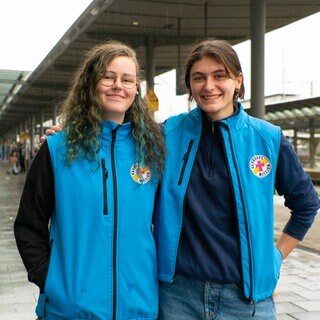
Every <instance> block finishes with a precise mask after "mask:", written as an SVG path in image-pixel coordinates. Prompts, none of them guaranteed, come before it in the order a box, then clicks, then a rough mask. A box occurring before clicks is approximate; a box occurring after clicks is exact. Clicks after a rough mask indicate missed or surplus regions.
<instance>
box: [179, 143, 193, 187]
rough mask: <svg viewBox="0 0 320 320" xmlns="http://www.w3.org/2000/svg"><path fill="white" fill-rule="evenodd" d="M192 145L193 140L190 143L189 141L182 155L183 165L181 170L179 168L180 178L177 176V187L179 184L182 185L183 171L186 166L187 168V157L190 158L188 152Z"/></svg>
mask: <svg viewBox="0 0 320 320" xmlns="http://www.w3.org/2000/svg"><path fill="white" fill-rule="evenodd" d="M192 145H193V140H190V141H189V145H188V149H187V152H186V153H185V154H184V156H183V164H182V168H181V171H180V176H179V180H178V185H179V186H180V185H181V183H182V179H183V176H184V172H185V170H186V166H187V163H188V160H189V156H190V152H191V148H192Z"/></svg>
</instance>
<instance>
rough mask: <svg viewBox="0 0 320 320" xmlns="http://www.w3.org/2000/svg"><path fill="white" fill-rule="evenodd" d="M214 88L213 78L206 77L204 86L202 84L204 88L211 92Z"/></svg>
mask: <svg viewBox="0 0 320 320" xmlns="http://www.w3.org/2000/svg"><path fill="white" fill-rule="evenodd" d="M215 86H216V81H215V80H214V78H213V77H207V78H206V81H205V84H204V88H205V89H207V90H212V89H214V88H215Z"/></svg>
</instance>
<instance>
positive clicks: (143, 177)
mask: <svg viewBox="0 0 320 320" xmlns="http://www.w3.org/2000/svg"><path fill="white" fill-rule="evenodd" d="M130 175H131V178H132V180H133V181H134V182H136V183H139V184H145V183H147V182H148V181H149V180H150V179H151V171H150V169H149V167H148V166H146V165H139V164H138V163H135V164H134V165H132V167H131V169H130Z"/></svg>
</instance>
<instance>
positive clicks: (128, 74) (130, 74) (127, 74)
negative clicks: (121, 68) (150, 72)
mask: <svg viewBox="0 0 320 320" xmlns="http://www.w3.org/2000/svg"><path fill="white" fill-rule="evenodd" d="M108 72H110V73H113V74H114V75H116V76H117V75H118V74H117V73H116V72H114V71H111V70H107V71H106V72H105V73H108ZM122 76H133V77H136V78H137V77H138V76H137V75H135V74H132V73H123V74H122V75H121V77H122Z"/></svg>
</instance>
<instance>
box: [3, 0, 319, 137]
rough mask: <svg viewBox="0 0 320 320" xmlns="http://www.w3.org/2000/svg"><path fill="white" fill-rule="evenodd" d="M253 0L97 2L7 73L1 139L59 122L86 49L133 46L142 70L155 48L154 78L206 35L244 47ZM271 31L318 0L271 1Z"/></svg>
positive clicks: (268, 13)
mask: <svg viewBox="0 0 320 320" xmlns="http://www.w3.org/2000/svg"><path fill="white" fill-rule="evenodd" d="M251 2H252V1H250V0H238V1H234V0H211V1H208V0H197V1H195V0H171V1H169V0H95V1H93V2H92V3H91V4H90V5H89V6H88V8H87V9H86V10H85V11H84V12H83V14H82V15H81V16H80V17H79V19H78V20H77V21H76V22H75V23H74V24H73V25H72V27H71V28H70V29H69V30H67V31H66V33H65V35H64V36H63V37H62V38H61V40H60V41H59V42H58V43H57V45H56V46H55V47H54V48H53V49H52V50H51V52H50V53H49V54H48V55H47V56H46V57H45V59H44V60H43V61H42V62H41V63H40V64H39V66H38V68H37V69H36V70H35V71H34V72H33V73H32V74H31V75H30V74H29V73H27V72H23V71H21V72H10V71H7V70H0V136H2V135H4V134H5V133H7V132H8V131H10V130H12V129H13V128H15V127H17V126H18V125H19V124H21V123H25V121H26V119H28V117H30V116H31V114H34V115H35V117H36V123H40V122H41V121H42V120H44V121H45V120H48V119H52V117H53V107H54V106H55V105H56V104H57V102H58V101H60V100H61V99H62V98H63V97H64V95H65V93H66V91H67V90H68V88H69V81H70V78H71V75H72V74H73V72H74V70H75V67H76V66H77V65H78V64H79V61H80V58H81V56H82V55H83V53H84V51H86V50H88V49H89V48H91V47H92V46H93V45H95V44H97V43H100V42H103V41H106V40H108V39H118V40H122V41H124V42H126V43H128V44H130V45H132V46H133V47H134V48H135V49H136V51H137V54H138V57H139V61H140V64H141V66H142V69H143V70H146V68H148V66H147V54H146V47H147V44H148V43H149V44H150V43H151V44H152V45H153V46H154V54H155V60H154V63H155V75H158V74H161V73H163V72H166V71H168V70H172V69H174V68H178V66H181V65H182V64H183V61H184V58H185V56H186V53H187V52H188V51H189V49H190V46H191V45H192V44H193V43H195V42H196V41H199V40H201V39H203V38H205V37H207V36H210V37H216V38H220V39H226V40H229V41H230V42H231V43H232V44H237V43H240V42H243V41H245V40H248V39H249V38H250V15H251V10H250V3H251ZM265 2H266V32H269V31H272V30H275V29H277V28H280V27H282V26H285V25H287V24H289V23H292V22H294V21H297V20H299V19H302V18H304V17H307V16H309V15H311V14H314V13H316V12H318V11H320V2H319V1H315V0H281V1H279V0H266V1H265Z"/></svg>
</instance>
